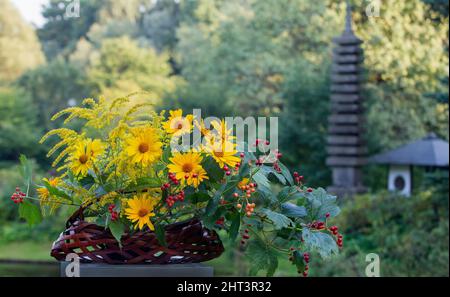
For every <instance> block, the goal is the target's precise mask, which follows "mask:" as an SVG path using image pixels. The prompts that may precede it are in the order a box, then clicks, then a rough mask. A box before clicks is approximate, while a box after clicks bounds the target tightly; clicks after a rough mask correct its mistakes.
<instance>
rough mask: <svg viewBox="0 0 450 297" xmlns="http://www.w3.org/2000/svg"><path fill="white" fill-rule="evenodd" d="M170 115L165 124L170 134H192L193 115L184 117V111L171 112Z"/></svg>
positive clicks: (165, 128)
mask: <svg viewBox="0 0 450 297" xmlns="http://www.w3.org/2000/svg"><path fill="white" fill-rule="evenodd" d="M169 114H170V116H169V118H168V119H167V121H166V122H164V123H163V127H164V130H166V132H167V133H168V134H184V133H190V132H191V130H192V120H193V116H192V115H186V116H185V117H183V111H182V110H181V109H177V110H170V111H169Z"/></svg>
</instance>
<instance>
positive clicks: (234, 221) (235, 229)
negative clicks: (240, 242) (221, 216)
mask: <svg viewBox="0 0 450 297" xmlns="http://www.w3.org/2000/svg"><path fill="white" fill-rule="evenodd" d="M240 226H241V215H240V213H239V212H237V211H236V212H234V213H233V214H232V216H231V226H230V230H229V236H230V239H231V240H232V241H234V240H235V239H236V237H237V235H238V234H239V228H240Z"/></svg>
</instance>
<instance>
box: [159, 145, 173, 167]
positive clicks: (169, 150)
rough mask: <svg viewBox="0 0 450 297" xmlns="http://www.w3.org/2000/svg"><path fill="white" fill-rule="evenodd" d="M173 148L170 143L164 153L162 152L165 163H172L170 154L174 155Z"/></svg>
mask: <svg viewBox="0 0 450 297" xmlns="http://www.w3.org/2000/svg"><path fill="white" fill-rule="evenodd" d="M171 150H172V148H171V147H170V145H169V146H167V147H166V148H165V149H164V151H163V154H162V157H161V159H162V160H163V162H164V163H166V164H167V163H170V160H169V159H170V156H171V155H172V151H171Z"/></svg>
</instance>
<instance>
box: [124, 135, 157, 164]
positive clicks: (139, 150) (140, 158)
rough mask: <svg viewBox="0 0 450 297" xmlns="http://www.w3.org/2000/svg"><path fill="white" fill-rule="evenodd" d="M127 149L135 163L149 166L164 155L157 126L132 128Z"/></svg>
mask: <svg viewBox="0 0 450 297" xmlns="http://www.w3.org/2000/svg"><path fill="white" fill-rule="evenodd" d="M126 143H127V147H126V149H125V151H126V153H127V154H128V156H129V157H131V161H132V162H133V163H140V164H142V165H144V166H148V165H149V164H152V163H153V162H155V161H156V160H157V159H158V158H159V157H160V156H161V155H162V149H161V147H162V143H161V141H160V140H159V137H158V134H157V132H156V129H155V128H152V127H135V128H132V130H131V136H130V138H129V139H127V141H126Z"/></svg>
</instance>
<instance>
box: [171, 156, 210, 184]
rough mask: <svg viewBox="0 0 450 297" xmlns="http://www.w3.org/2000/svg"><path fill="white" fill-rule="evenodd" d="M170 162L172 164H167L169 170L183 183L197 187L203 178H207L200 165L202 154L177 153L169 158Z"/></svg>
mask: <svg viewBox="0 0 450 297" xmlns="http://www.w3.org/2000/svg"><path fill="white" fill-rule="evenodd" d="M170 162H172V164H169V165H168V168H169V171H170V172H172V173H174V174H175V176H176V178H177V179H179V180H181V182H182V183H183V184H187V185H189V186H190V185H193V186H194V187H198V185H199V184H200V183H201V182H202V181H203V180H205V179H208V176H207V175H206V171H205V170H204V169H203V167H202V165H201V162H202V156H201V155H200V154H199V153H185V154H181V153H177V154H175V155H174V156H173V157H172V158H170Z"/></svg>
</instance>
